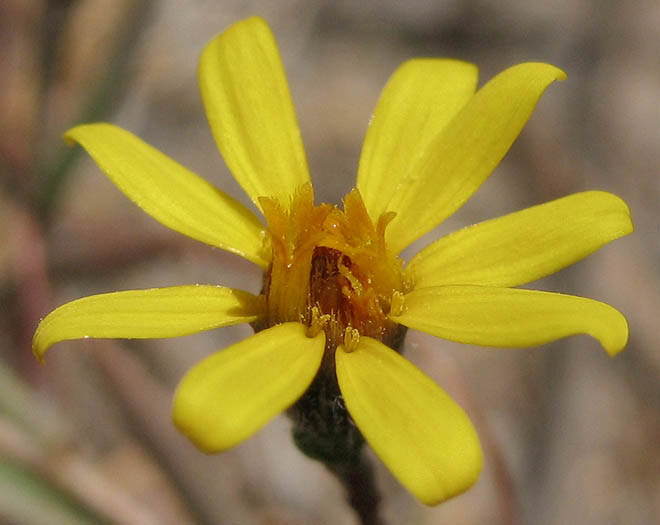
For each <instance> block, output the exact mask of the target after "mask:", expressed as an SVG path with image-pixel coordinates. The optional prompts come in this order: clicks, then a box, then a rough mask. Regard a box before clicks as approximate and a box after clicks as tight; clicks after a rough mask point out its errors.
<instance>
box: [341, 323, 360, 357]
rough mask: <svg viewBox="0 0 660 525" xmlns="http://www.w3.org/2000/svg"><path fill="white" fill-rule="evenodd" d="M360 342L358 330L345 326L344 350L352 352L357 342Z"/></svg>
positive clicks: (355, 348)
mask: <svg viewBox="0 0 660 525" xmlns="http://www.w3.org/2000/svg"><path fill="white" fill-rule="evenodd" d="M359 342H360V332H359V331H358V329H357V328H351V327H350V326H347V327H346V331H345V332H344V350H346V351H347V352H354V351H355V350H357V347H358V343H359Z"/></svg>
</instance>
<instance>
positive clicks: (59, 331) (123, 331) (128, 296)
mask: <svg viewBox="0 0 660 525" xmlns="http://www.w3.org/2000/svg"><path fill="white" fill-rule="evenodd" d="M261 309H262V305H261V301H260V299H259V298H258V297H256V296H254V295H252V294H250V293H248V292H243V291H241V290H234V289H232V288H224V287H222V286H207V285H191V286H172V287H169V288H152V289H150V290H129V291H124V292H112V293H106V294H100V295H91V296H89V297H83V298H82V299H77V300H75V301H71V302H70V303H66V304H63V305H62V306H60V307H59V308H56V309H55V310H53V311H52V312H51V313H50V314H48V315H47V316H46V318H45V319H43V320H42V321H41V323H39V326H38V327H37V331H36V332H35V334H34V338H33V340H32V350H33V352H34V354H35V356H37V358H38V359H41V358H42V356H43V355H44V354H45V353H46V350H48V348H49V347H50V346H51V345H53V344H55V343H57V342H59V341H65V340H69V339H83V338H85V339H86V338H90V337H91V338H103V339H109V338H122V339H133V338H135V339H151V338H160V337H179V336H182V335H188V334H194V333H197V332H203V331H204V330H211V329H212V328H217V327H219V326H227V325H232V324H238V323H249V322H252V321H254V320H256V319H257V318H258V317H259V315H261Z"/></svg>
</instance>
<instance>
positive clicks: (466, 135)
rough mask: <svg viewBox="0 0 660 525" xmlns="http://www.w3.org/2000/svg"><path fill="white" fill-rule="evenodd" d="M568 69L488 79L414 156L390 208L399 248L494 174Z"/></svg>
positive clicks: (392, 236)
mask: <svg viewBox="0 0 660 525" xmlns="http://www.w3.org/2000/svg"><path fill="white" fill-rule="evenodd" d="M564 78H565V74H564V73H563V72H562V71H561V70H559V69H557V68H556V67H554V66H551V65H549V64H540V63H526V64H519V65H517V66H513V67H511V68H509V69H507V70H505V71H503V72H502V73H500V74H499V75H497V76H496V77H494V78H493V79H492V80H491V81H490V82H488V83H487V84H486V85H485V86H484V87H482V88H481V89H480V90H479V91H477V93H476V94H475V95H474V96H473V97H472V98H471V99H470V101H469V102H468V103H467V104H465V106H463V108H462V109H461V110H460V111H459V112H458V113H457V114H456V116H455V117H454V118H453V119H452V120H451V121H450V122H449V123H448V124H447V125H446V126H445V127H444V129H443V130H442V132H441V133H440V134H439V135H437V136H436V137H435V138H434V139H433V140H432V141H430V143H429V144H428V147H426V148H425V150H424V151H423V154H422V155H421V156H420V157H416V158H413V159H411V164H410V167H409V169H408V171H407V173H406V177H405V179H404V180H402V181H401V182H400V184H399V188H400V191H397V192H396V193H394V195H393V196H392V199H391V200H390V202H389V204H388V206H387V210H388V211H393V212H396V213H397V215H396V217H395V218H394V220H392V222H391V224H390V225H389V227H388V229H387V231H386V234H387V240H388V242H389V244H390V246H392V249H393V250H394V251H395V252H399V251H401V250H402V249H404V248H405V247H406V246H408V245H409V244H410V243H411V242H413V241H414V240H416V239H418V238H419V237H421V236H422V235H424V234H425V233H427V232H428V231H429V230H431V229H433V228H434V227H435V226H437V225H438V224H440V223H441V222H442V221H443V220H444V219H446V218H447V217H448V216H449V215H451V214H452V213H453V212H454V211H456V210H457V209H458V208H459V207H460V206H462V205H463V203H464V202H465V201H466V200H467V199H469V198H470V196H471V195H472V194H473V193H474V192H475V191H476V190H477V189H478V188H479V186H481V184H482V183H483V182H484V181H485V180H486V179H487V178H488V176H489V175H490V174H491V172H492V171H493V169H495V167H496V166H497V165H498V164H499V162H500V160H501V159H502V157H503V156H504V155H505V154H506V152H507V151H508V150H509V147H510V146H511V144H512V143H513V141H514V140H515V139H516V137H517V136H518V134H519V133H520V130H521V129H522V128H523V126H524V125H525V123H526V122H527V120H528V119H529V117H530V115H531V114H532V111H533V109H534V107H535V106H536V103H537V102H538V100H539V98H540V96H541V94H542V93H543V91H544V90H545V88H546V87H548V85H549V84H550V83H551V82H552V81H554V80H563V79H564Z"/></svg>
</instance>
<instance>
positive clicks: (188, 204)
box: [33, 17, 632, 504]
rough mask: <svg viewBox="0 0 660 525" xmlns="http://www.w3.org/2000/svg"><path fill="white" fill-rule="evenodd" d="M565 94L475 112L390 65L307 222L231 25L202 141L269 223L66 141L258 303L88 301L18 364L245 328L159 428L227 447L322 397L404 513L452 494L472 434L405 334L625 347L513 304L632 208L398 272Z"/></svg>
mask: <svg viewBox="0 0 660 525" xmlns="http://www.w3.org/2000/svg"><path fill="white" fill-rule="evenodd" d="M564 76H565V75H564V73H563V72H562V71H560V70H559V69H557V68H555V67H553V66H550V65H548V64H541V63H526V64H520V65H517V66H514V67H511V68H509V69H507V70H505V71H504V72H502V73H500V74H499V75H497V76H496V77H495V78H493V79H492V80H491V81H489V82H488V83H487V84H485V85H484V86H483V87H482V88H481V89H479V90H478V91H476V92H475V89H476V84H477V70H476V68H475V67H474V66H473V65H471V64H467V63H464V62H459V61H454V60H435V59H418V60H411V61H409V62H406V63H405V64H403V65H402V66H401V67H400V68H399V69H398V70H397V71H396V72H395V73H394V75H393V76H392V78H391V79H390V81H389V82H388V84H387V86H386V87H385V89H384V91H383V94H382V95H381V98H380V101H379V103H378V105H377V107H376V110H375V113H374V117H373V120H372V122H371V125H370V127H369V129H368V132H367V136H366V139H365V143H364V147H363V150H362V155H361V158H360V165H359V170H358V177H357V187H356V189H353V190H352V191H350V192H349V193H348V194H347V195H346V197H345V199H344V202H343V209H339V208H338V207H336V206H333V205H329V204H320V205H317V204H315V202H314V193H313V189H312V186H311V184H310V181H309V174H308V169H307V162H306V159H305V154H304V150H303V146H302V141H301V138H300V133H299V130H298V126H297V123H296V117H295V113H294V110H293V105H292V102H291V98H290V95H289V90H288V86H287V83H286V79H285V76H284V72H283V68H282V65H281V61H280V57H279V54H278V51H277V48H276V44H275V41H274V38H273V36H272V34H271V32H270V30H269V29H268V27H267V25H266V24H265V23H264V22H263V20H261V19H260V18H256V17H254V18H250V19H247V20H244V21H241V22H239V23H237V24H235V25H233V26H231V27H230V28H229V29H227V30H226V31H225V32H224V33H222V34H221V35H219V36H218V37H216V38H214V39H213V40H212V41H211V42H210V43H209V44H208V46H207V47H206V49H205V50H204V52H203V54H202V57H201V60H200V66H199V82H200V87H201V93H202V99H203V101H204V105H205V107H206V112H207V115H208V119H209V123H210V126H211V129H212V131H213V136H214V138H215V140H216V143H217V145H218V147H219V149H220V151H221V153H222V155H223V157H224V159H225V161H226V163H227V165H228V166H229V168H230V170H231V171H232V173H233V175H234V176H235V177H236V180H237V181H238V182H239V183H240V185H241V186H242V187H243V189H244V190H245V191H246V193H247V194H248V195H249V196H250V198H251V200H252V202H253V203H254V204H255V206H256V207H257V208H258V209H259V210H260V211H261V212H262V214H263V216H264V219H265V224H264V223H262V222H261V221H260V220H259V219H258V218H257V217H256V216H255V215H254V214H253V213H252V212H251V211H250V210H249V209H247V208H246V207H244V206H243V205H242V204H240V203H239V202H237V201H236V200H234V199H232V198H231V197H229V196H228V195H227V194H225V193H223V192H222V191H221V190H219V189H217V188H215V187H213V186H212V185H210V184H209V183H207V182H205V181H204V180H203V179H201V178H199V177H198V176H196V175H194V174H193V173H191V172H190V171H188V170H186V168H184V167H183V166H181V165H179V164H177V163H176V162H175V161H173V160H171V159H169V158H168V157H166V156H165V155H163V154H162V153H160V152H159V151H157V150H156V149H154V148H152V147H151V146H149V145H147V144H145V143H144V142H142V141H141V140H140V139H138V138H137V137H135V136H134V135H132V134H130V133H129V132H127V131H124V130H122V129H120V128H118V127H115V126H113V125H110V124H102V123H100V124H89V125H81V126H78V127H75V128H73V129H71V130H69V131H68V132H67V133H66V135H65V138H66V139H67V140H68V141H70V142H72V143H73V142H76V143H78V144H80V145H82V146H83V147H84V148H85V149H86V150H87V151H88V153H89V154H90V155H91V156H92V158H93V159H94V160H95V161H96V162H97V164H98V165H99V167H100V168H101V169H102V170H103V171H104V172H105V173H106V174H107V175H108V177H110V178H111V179H112V181H113V182H114V183H115V184H116V185H117V186H118V187H119V188H120V189H121V190H122V191H123V192H124V193H125V194H126V195H127V196H128V197H129V198H131V199H132V200H133V201H135V202H136V204H138V205H139V206H140V207H141V208H142V209H143V210H144V211H145V212H147V213H148V214H150V215H151V216H153V217H154V218H155V219H157V220H158V221H160V222H161V223H163V224H165V225H166V226H169V227H170V228H172V229H174V230H176V231H179V232H181V233H183V234H185V235H187V236H189V237H192V238H194V239H197V240H200V241H202V242H205V243H208V244H210V245H212V246H217V247H220V248H223V249H225V250H229V251H231V252H233V253H235V254H238V255H240V256H242V257H244V258H246V259H247V260H249V261H251V262H253V263H255V264H257V265H259V266H261V267H262V268H263V270H264V280H263V287H262V292H261V294H259V295H258V296H255V295H252V294H249V293H247V292H243V291H240V290H234V289H231V288H226V287H221V286H209V285H192V286H178V287H172V288H159V289H150V290H134V291H125V292H115V293H108V294H102V295H95V296H91V297H85V298H82V299H79V300H77V301H73V302H70V303H67V304H65V305H63V306H60V307H59V308H57V309H56V310H54V311H53V312H51V313H50V314H49V315H48V316H47V317H46V318H45V319H44V320H43V321H42V322H41V323H40V325H39V327H38V329H37V331H36V333H35V336H34V342H33V349H34V352H35V354H36V355H37V357H39V358H41V357H42V356H43V355H44V354H45V352H46V350H47V349H48V348H49V347H50V346H51V345H52V344H54V343H56V342H58V341H62V340H67V339H76V338H82V337H99V338H115V337H116V338H158V337H176V336H181V335H186V334H190V333H194V332H199V331H203V330H209V329H212V328H216V327H219V326H226V325H230V324H236V323H252V325H253V327H254V328H255V331H256V332H257V333H256V334H255V335H253V336H251V337H249V338H247V339H245V340H244V341H242V342H239V343H236V344H234V345H232V346H230V347H229V348H226V349H223V350H221V351H219V352H217V353H215V354H213V355H211V356H209V357H207V358H206V359H204V360H203V361H201V362H200V363H199V364H197V365H196V366H195V367H193V368H192V369H191V370H190V371H189V372H188V373H187V374H186V376H185V377H184V378H183V380H182V381H181V383H180V385H179V386H178V388H177V391H176V395H175V398H174V421H175V423H176V425H177V426H178V428H179V429H180V430H181V431H182V432H183V433H184V434H186V435H187V436H188V437H189V438H190V439H191V440H192V441H193V442H194V443H195V444H196V445H197V446H198V447H199V448H200V449H202V450H204V451H206V452H217V451H221V450H224V449H227V448H229V447H231V446H234V445H236V444H237V443H239V442H241V441H242V440H244V439H246V438H247V437H249V436H250V435H252V434H253V433H255V432H256V431H257V430H259V429H260V428H261V427H262V426H263V425H265V424H266V423H267V422H268V421H270V420H271V419H272V418H273V417H274V416H275V415H277V414H278V413H280V412H281V411H283V410H285V409H287V408H289V407H291V406H292V404H294V403H296V402H297V401H298V400H300V401H298V404H300V403H302V402H303V400H305V403H307V404H309V403H313V402H314V399H313V398H312V397H310V395H309V392H310V391H312V390H313V389H314V385H316V384H319V383H318V382H319V381H321V382H322V384H323V385H324V388H325V387H326V386H327V388H329V389H330V390H331V391H332V392H334V393H335V394H336V396H337V397H338V398H339V397H340V396H341V398H343V401H344V402H345V406H346V408H347V410H348V414H350V418H351V419H352V420H353V421H354V422H355V424H356V425H357V427H358V428H359V430H360V432H361V434H362V435H363V436H364V438H365V439H366V440H367V442H368V443H369V444H370V445H371V446H372V448H373V449H374V451H375V452H376V454H377V455H378V456H379V457H380V458H381V459H382V460H383V462H384V463H385V464H386V465H387V466H388V468H389V469H390V470H391V471H392V473H393V474H394V475H395V476H396V477H397V479H398V480H399V481H400V482H401V483H402V484H403V485H405V486H406V487H407V488H408V489H409V490H410V491H411V492H412V493H413V494H414V495H415V496H417V497H418V498H419V499H420V500H421V501H422V502H424V503H427V504H435V503H438V502H440V501H443V500H444V499H446V498H449V497H451V496H453V495H455V494H458V493H460V492H462V491H463V490H465V489H467V488H468V487H469V486H471V485H472V484H473V483H474V481H475V480H476V479H477V476H478V474H479V471H480V469H481V463H482V455H481V448H480V445H479V441H478V438H477V434H476V432H475V430H474V428H473V427H472V425H471V423H470V421H469V419H468V417H467V415H466V414H465V413H464V411H463V410H462V409H461V408H460V407H459V406H458V405H457V404H456V403H455V402H453V401H452V400H451V399H450V398H449V396H447V394H445V393H444V392H443V391H442V390H441V389H440V387H438V386H437V385H436V384H435V383H434V382H433V381H431V380H430V379H429V378H428V377H427V376H425V375H424V374H423V373H422V372H421V371H420V370H419V369H418V368H416V367H415V366H414V365H413V364H411V363H410V362H408V361H407V360H406V359H405V358H404V357H402V356H401V355H400V353H399V348H400V346H401V341H402V339H403V336H404V334H405V330H406V328H407V327H409V328H413V329H417V330H422V331H424V332H427V333H430V334H432V335H435V336H438V337H441V338H445V339H449V340H452V341H458V342H463V343H472V344H480V345H486V346H498V347H523V346H534V345H538V344H542V343H546V342H548V341H552V340H556V339H559V338H563V337H566V336H569V335H574V334H580V333H584V334H588V335H591V336H592V337H594V338H596V339H598V340H599V341H600V343H601V344H602V346H603V347H604V348H605V350H606V351H607V352H608V353H609V354H610V355H614V354H616V353H617V352H619V351H620V350H621V349H622V348H623V347H624V346H625V343H626V340H627V336H628V328H627V324H626V321H625V318H624V317H623V316H622V315H621V314H620V313H619V312H618V311H617V310H615V309H614V308H612V307H610V306H608V305H606V304H603V303H600V302H597V301H593V300H590V299H585V298H580V297H574V296H569V295H562V294H557V293H550V292H541V291H535V290H528V289H521V288H515V287H516V286H519V285H522V284H525V283H528V282H531V281H533V280H536V279H539V278H541V277H543V276H546V275H549V274H551V273H554V272H556V271H558V270H560V269H561V268H563V267H565V266H568V265H570V264H572V263H573V262H575V261H577V260H579V259H581V258H583V257H585V256H587V255H589V254H590V253H592V252H594V251H595V250H597V249H598V248H600V247H601V246H602V245H604V244H606V243H608V242H609V241H612V240H614V239H616V238H618V237H621V236H623V235H626V234H628V233H630V232H631V231H632V223H631V220H630V214H629V211H628V208H627V206H626V205H625V203H624V202H623V201H622V200H621V199H619V198H618V197H616V196H614V195H612V194H609V193H605V192H599V191H591V192H584V193H578V194H574V195H569V196H567V197H564V198H561V199H558V200H555V201H552V202H549V203H546V204H542V205H538V206H534V207H532V208H529V209H526V210H523V211H520V212H517V213H512V214H510V215H506V216H504V217H500V218H498V219H494V220H489V221H486V222H482V223H480V224H476V225H474V226H470V227H468V228H465V229H462V230H460V231H457V232H455V233H453V234H451V235H448V236H445V237H442V238H440V239H439V240H437V241H435V242H433V243H432V244H430V245H429V246H427V247H426V248H425V249H423V250H422V251H421V252H419V253H418V254H417V255H415V256H414V257H413V258H412V260H410V261H409V262H408V263H407V264H404V262H403V261H402V260H401V259H400V258H399V254H400V252H401V251H402V250H403V249H404V248H406V247H407V246H409V245H410V244H411V243H412V242H413V241H415V240H417V239H418V238H420V237H421V236H422V235H424V234H425V233H427V232H429V231H430V230H432V229H433V228H435V227H436V226H437V225H438V224H440V223H441V222H442V221H443V220H444V219H445V218H447V217H448V216H449V215H451V214H452V213H453V212H454V211H456V210H457V209H458V208H459V207H460V206H461V205H462V204H463V203H464V202H465V201H466V200H467V199H468V198H469V197H470V196H471V195H472V194H473V193H474V192H475V191H476V190H477V189H478V188H479V186H480V185H481V184H482V183H483V182H484V181H485V180H486V178H487V177H488V176H489V175H490V173H491V172H492V171H493V169H494V168H495V167H496V166H497V164H498V163H499V162H500V160H501V159H502V157H503V156H504V155H505V154H506V152H507V150H508V149H509V147H510V146H511V144H512V142H513V141H514V140H515V138H516V137H517V135H518V134H519V132H520V130H521V129H522V127H523V126H524V124H525V122H526V121H527V119H528V118H529V116H530V114H531V112H532V111H533V109H534V107H535V105H536V103H537V101H538V99H539V98H540V96H541V94H542V93H543V91H544V90H545V88H546V87H547V86H548V85H549V84H550V83H552V82H553V81H555V80H562V79H563V78H564ZM333 389H334V390H333ZM296 406H297V405H296ZM347 417H348V416H347Z"/></svg>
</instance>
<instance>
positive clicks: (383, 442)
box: [335, 337, 482, 505]
mask: <svg viewBox="0 0 660 525" xmlns="http://www.w3.org/2000/svg"><path fill="white" fill-rule="evenodd" d="M335 359H336V363H337V380H338V381H339V388H340V389H341V392H342V395H343V397H344V401H345V402H346V407H347V408H348V411H349V412H350V414H351V416H352V417H353V419H354V420H355V422H356V423H357V425H358V427H359V428H360V431H361V432H362V434H363V435H364V437H365V439H366V440H367V442H368V443H369V445H371V448H373V450H374V452H376V454H377V455H378V457H379V458H380V459H381V460H382V461H383V463H385V464H386V465H387V467H388V468H389V469H390V471H391V472H392V474H394V476H395V477H396V478H397V479H398V480H399V481H400V482H401V483H402V484H403V485H405V486H406V488H408V490H410V491H411V492H412V493H413V494H414V495H415V496H417V498H419V500H420V501H422V502H423V503H426V504H427V505H435V504H437V503H440V502H441V501H444V500H446V499H448V498H451V497H452V496H455V495H456V494H459V493H461V492H463V491H464V490H466V489H468V488H469V487H471V486H472V484H473V483H474V482H475V481H476V480H477V477H478V476H479V472H480V471H481V466H482V454H481V446H480V445H479V439H478V437H477V434H476V432H475V430H474V427H473V426H472V423H470V420H469V418H468V417H467V415H466V414H465V412H464V411H463V409H461V407H459V406H458V405H457V404H456V403H455V402H454V401H453V400H452V399H451V398H450V397H449V396H448V395H447V394H446V393H445V392H443V391H442V389H440V387H438V386H437V385H436V384H435V383H434V382H433V381H432V380H431V379H429V377H427V376H426V375H424V373H422V372H421V371H420V370H419V369H418V368H417V367H416V366H415V365H413V364H412V363H411V362H409V361H408V360H406V359H405V358H403V357H401V356H400V355H399V354H397V353H396V352H395V351H394V350H392V349H391V348H388V347H387V346H385V345H384V344H382V343H380V342H379V341H376V340H375V339H371V338H369V337H361V338H360V341H359V343H358V345H357V349H356V350H354V351H352V352H347V351H345V350H344V348H343V347H339V348H338V349H337V352H336V355H335Z"/></svg>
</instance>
